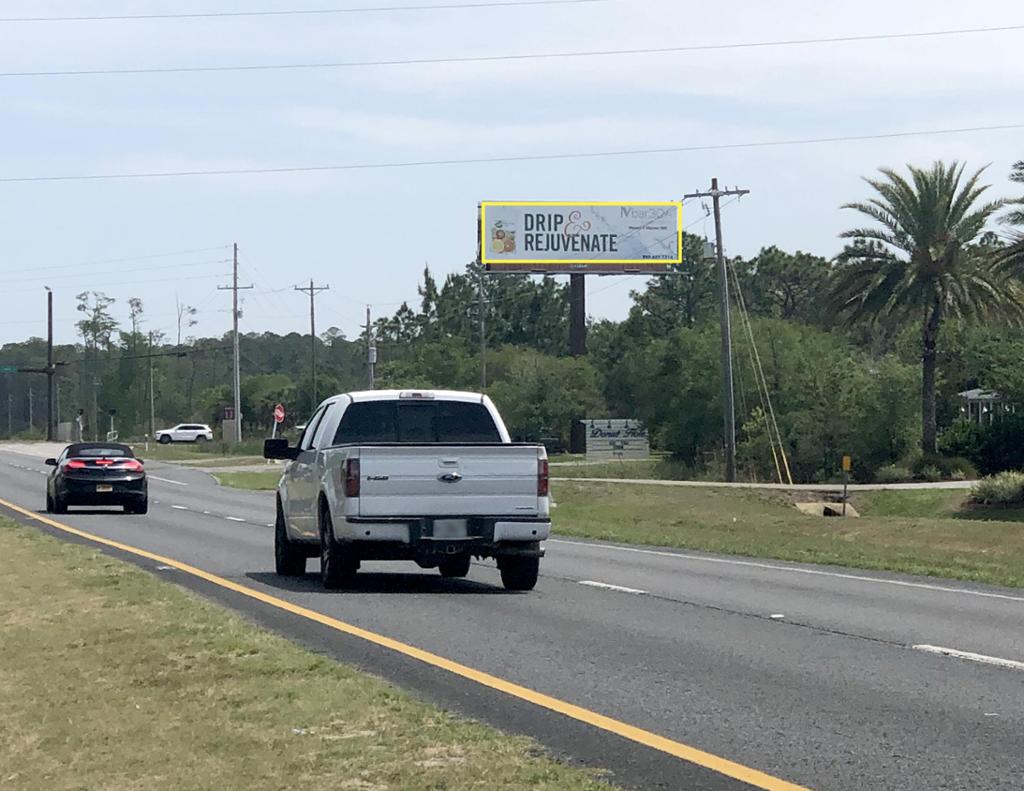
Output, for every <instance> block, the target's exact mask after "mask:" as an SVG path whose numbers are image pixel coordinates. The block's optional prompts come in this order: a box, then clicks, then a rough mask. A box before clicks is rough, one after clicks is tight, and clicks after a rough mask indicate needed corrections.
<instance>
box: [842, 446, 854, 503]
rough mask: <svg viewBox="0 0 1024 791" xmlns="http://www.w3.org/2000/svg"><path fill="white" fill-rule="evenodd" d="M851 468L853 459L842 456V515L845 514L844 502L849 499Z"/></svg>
mask: <svg viewBox="0 0 1024 791" xmlns="http://www.w3.org/2000/svg"><path fill="white" fill-rule="evenodd" d="M851 469H853V459H852V458H850V457H849V456H843V516H846V502H847V500H849V499H850V496H849V493H848V492H849V488H850V470H851Z"/></svg>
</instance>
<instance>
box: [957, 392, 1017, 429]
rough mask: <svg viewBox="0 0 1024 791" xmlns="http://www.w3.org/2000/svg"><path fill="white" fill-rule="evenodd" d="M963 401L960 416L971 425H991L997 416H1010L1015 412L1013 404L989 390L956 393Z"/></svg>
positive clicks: (1015, 408)
mask: <svg viewBox="0 0 1024 791" xmlns="http://www.w3.org/2000/svg"><path fill="white" fill-rule="evenodd" d="M957 395H959V396H960V398H962V399H963V400H964V402H965V403H964V404H963V405H962V406H961V407H960V414H961V415H962V416H963V418H964V419H965V420H969V421H970V422H971V423H978V424H979V425H981V424H984V423H992V422H994V421H995V419H996V417H997V416H1001V415H1006V414H1012V413H1014V412H1016V411H1017V407H1016V405H1015V404H1010V403H1008V402H1007V401H1006V400H1005V399H1004V398H1003V397H1002V396H1001V395H999V393H995V392H993V391H991V390H982V389H981V388H975V389H974V390H964V392H962V393H957Z"/></svg>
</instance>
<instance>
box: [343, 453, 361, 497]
mask: <svg viewBox="0 0 1024 791" xmlns="http://www.w3.org/2000/svg"><path fill="white" fill-rule="evenodd" d="M345 496H346V497H358V496H359V459H345Z"/></svg>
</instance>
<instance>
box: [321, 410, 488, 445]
mask: <svg viewBox="0 0 1024 791" xmlns="http://www.w3.org/2000/svg"><path fill="white" fill-rule="evenodd" d="M374 442H407V443H431V442H445V443H457V442H465V443H471V442H501V435H500V434H499V433H498V427H497V426H496V425H495V424H494V420H493V419H492V418H491V414H490V412H488V411H487V407H485V406H484V405H483V404H477V403H467V402H464V401H430V402H422V401H420V402H410V403H403V402H398V401H365V402H362V403H355V404H351V405H350V406H349V407H348V409H346V410H345V414H344V415H342V418H341V423H340V424H339V425H338V431H337V432H336V433H335V435H334V444H335V445H359V444H371V443H374Z"/></svg>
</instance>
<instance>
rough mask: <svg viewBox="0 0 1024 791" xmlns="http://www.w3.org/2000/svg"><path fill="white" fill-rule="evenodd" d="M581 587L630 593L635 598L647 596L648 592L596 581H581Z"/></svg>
mask: <svg viewBox="0 0 1024 791" xmlns="http://www.w3.org/2000/svg"><path fill="white" fill-rule="evenodd" d="M579 583H580V585H586V586H587V587H588V588H601V589H602V590H609V591H618V592H619V593H629V594H632V595H633V596H646V595H647V591H642V590H640V589H638V588H627V587H625V586H624V585H611V584H610V583H607V582H597V581H596V580H580V581H579Z"/></svg>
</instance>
